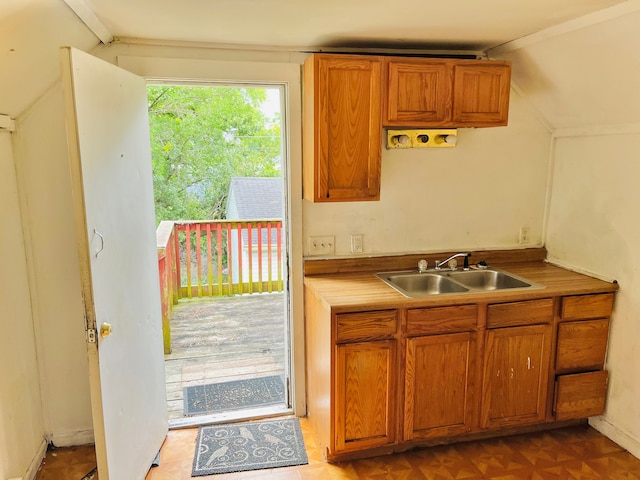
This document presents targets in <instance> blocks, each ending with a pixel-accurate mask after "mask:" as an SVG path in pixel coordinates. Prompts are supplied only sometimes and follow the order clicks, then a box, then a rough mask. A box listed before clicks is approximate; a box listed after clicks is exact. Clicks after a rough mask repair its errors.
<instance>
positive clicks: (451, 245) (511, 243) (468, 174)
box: [303, 90, 551, 256]
mask: <svg viewBox="0 0 640 480" xmlns="http://www.w3.org/2000/svg"><path fill="white" fill-rule="evenodd" d="M550 145H551V134H550V133H549V131H548V130H547V128H546V127H545V126H544V125H543V124H542V123H541V122H540V121H539V120H538V118H537V117H536V115H535V114H534V113H533V112H532V110H531V109H530V108H529V107H528V104H527V103H526V102H524V101H523V100H522V98H521V97H520V96H519V95H518V94H517V93H516V92H515V91H514V90H512V91H511V105H510V116H509V126H508V127H493V128H476V129H459V130H458V145H457V146H456V147H454V148H424V149H410V150H400V149H398V150H386V149H385V148H383V151H382V186H381V191H380V201H379V202H345V203H315V204H314V203H311V202H309V201H306V200H305V202H304V205H303V207H304V210H303V212H304V215H303V219H304V221H303V225H304V231H303V236H304V238H305V239H307V238H308V237H309V236H316V235H334V236H335V240H336V252H335V253H336V255H338V256H340V255H347V256H351V255H352V254H351V253H350V235H351V234H362V235H363V236H364V237H363V239H364V241H363V244H364V255H365V256H366V255H371V254H393V253H413V252H428V251H443V250H444V251H449V250H470V249H495V248H514V247H515V248H518V247H523V246H525V245H520V244H519V243H518V240H519V234H520V227H522V226H525V227H529V229H530V241H529V243H528V244H527V245H526V246H529V247H530V246H533V245H541V244H542V233H543V220H544V211H545V196H546V185H547V176H548V170H549V154H550V150H549V149H550ZM305 248H308V244H307V243H305Z"/></svg>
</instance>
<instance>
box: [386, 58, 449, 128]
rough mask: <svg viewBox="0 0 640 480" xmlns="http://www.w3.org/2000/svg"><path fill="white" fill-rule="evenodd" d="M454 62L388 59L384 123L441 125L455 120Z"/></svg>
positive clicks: (390, 124) (391, 124) (394, 124)
mask: <svg viewBox="0 0 640 480" xmlns="http://www.w3.org/2000/svg"><path fill="white" fill-rule="evenodd" d="M452 74H453V70H452V68H451V63H450V62H449V61H447V60H443V59H420V58H415V59H412V58H393V57H392V58H385V60H384V75H385V80H386V86H387V92H386V95H385V96H384V124H385V125H389V126H405V127H407V126H422V125H432V126H440V125H443V124H446V123H448V122H449V119H450V118H451V100H452V88H451V87H452Z"/></svg>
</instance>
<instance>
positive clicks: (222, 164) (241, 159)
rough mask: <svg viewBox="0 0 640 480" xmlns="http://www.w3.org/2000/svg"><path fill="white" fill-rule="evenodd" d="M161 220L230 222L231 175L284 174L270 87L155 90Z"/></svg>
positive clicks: (151, 96) (152, 111)
mask: <svg viewBox="0 0 640 480" xmlns="http://www.w3.org/2000/svg"><path fill="white" fill-rule="evenodd" d="M147 92H148V103H149V122H150V130H151V155H152V161H153V183H154V192H155V204H156V221H157V222H160V221H161V220H210V219H218V218H223V217H224V209H225V204H226V198H227V195H228V190H229V182H230V180H231V177H233V176H238V177H276V176H279V175H280V119H279V118H276V119H268V118H266V117H265V115H264V114H263V112H262V110H261V105H262V103H263V102H264V101H265V100H266V98H267V93H266V90H265V89H264V88H239V87H202V86H170V85H150V86H149V87H148V89H147Z"/></svg>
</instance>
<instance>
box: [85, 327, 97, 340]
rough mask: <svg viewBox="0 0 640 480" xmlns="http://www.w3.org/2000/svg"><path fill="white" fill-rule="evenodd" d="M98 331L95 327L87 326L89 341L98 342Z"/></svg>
mask: <svg viewBox="0 0 640 480" xmlns="http://www.w3.org/2000/svg"><path fill="white" fill-rule="evenodd" d="M97 336H98V332H97V331H96V329H95V328H87V343H96V342H97V340H98V339H97Z"/></svg>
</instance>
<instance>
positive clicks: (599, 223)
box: [547, 132, 640, 457]
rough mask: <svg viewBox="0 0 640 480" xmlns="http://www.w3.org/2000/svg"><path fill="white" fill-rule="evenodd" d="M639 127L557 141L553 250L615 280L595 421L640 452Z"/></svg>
mask: <svg viewBox="0 0 640 480" xmlns="http://www.w3.org/2000/svg"><path fill="white" fill-rule="evenodd" d="M639 159H640V132H639V133H637V134H630V135H629V134H627V135H623V134H621V135H603V136H586V137H585V136H578V137H569V138H558V139H557V140H556V148H555V169H554V181H553V191H552V201H551V210H550V214H549V226H548V237H547V248H548V250H549V259H550V260H551V261H552V262H555V263H558V264H561V265H564V266H567V267H569V268H574V269H578V270H582V271H586V272H592V273H595V274H598V275H601V276H603V277H605V278H608V279H616V280H617V281H618V282H619V283H620V290H619V292H618V293H617V295H616V302H615V308H614V313H613V319H612V322H611V331H610V337H609V347H608V353H607V362H606V368H607V370H609V393H608V398H607V407H606V411H605V414H604V415H603V416H602V417H599V418H597V419H592V424H593V425H594V426H595V427H596V428H598V429H599V430H601V431H603V432H604V433H605V434H606V435H608V436H609V437H610V438H612V439H613V440H615V441H616V442H617V443H619V444H620V445H622V446H623V447H625V448H627V449H628V450H629V451H631V453H633V454H634V455H635V456H636V457H640V402H639V401H638V399H639V398H640V372H639V371H638V365H640V349H639V348H638V339H640V323H639V322H638V318H640V297H639V293H638V292H640V269H639V268H638V266H639V265H640V248H639V247H640V223H639V222H638V219H639V218H640V217H639V213H638V206H639V205H640V188H639V187H638V182H639V181H640V162H639V161H638V160H639Z"/></svg>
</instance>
